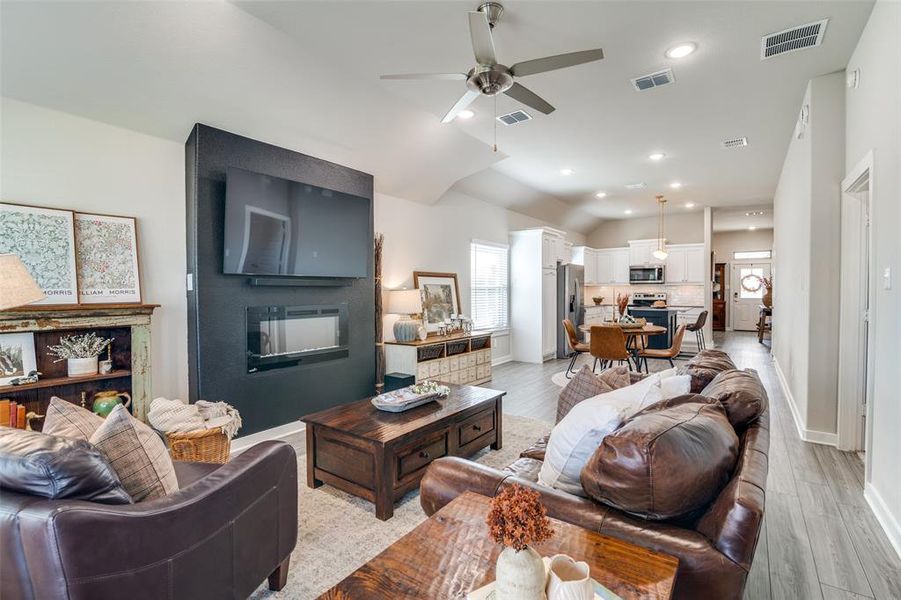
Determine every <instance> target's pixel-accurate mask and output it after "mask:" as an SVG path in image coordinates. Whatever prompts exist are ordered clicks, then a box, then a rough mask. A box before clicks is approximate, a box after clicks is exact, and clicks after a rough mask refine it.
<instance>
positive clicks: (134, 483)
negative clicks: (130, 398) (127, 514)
mask: <svg viewBox="0 0 901 600" xmlns="http://www.w3.org/2000/svg"><path fill="white" fill-rule="evenodd" d="M89 441H90V442H91V443H92V444H94V445H95V446H97V447H98V448H99V449H100V451H101V452H103V453H104V454H105V455H106V458H107V460H109V462H110V464H111V465H112V467H113V470H114V471H115V472H116V474H117V475H118V476H119V479H120V480H121V481H122V486H123V487H124V488H125V491H127V492H128V493H129V495H131V497H132V499H133V500H134V501H135V502H141V501H142V500H153V499H154V498H160V497H163V496H166V495H167V494H171V493H172V492H175V491H177V490H178V480H177V479H176V478H175V467H174V465H173V464H172V459H171V458H170V457H169V452H168V451H167V450H166V444H164V443H163V440H162V439H160V437H159V436H158V435H157V434H156V432H154V431H153V430H152V429H151V428H150V427H148V426H147V425H145V424H144V423H142V422H140V421H139V420H137V419H135V418H134V417H132V416H131V415H130V414H129V412H128V410H126V408H125V407H124V406H122V405H119V406H117V407H116V408H114V409H113V411H112V412H111V413H110V414H109V416H108V417H107V418H106V420H104V421H103V424H102V425H101V426H100V427H98V428H97V431H95V432H94V435H92V436H91V439H90V440H89Z"/></svg>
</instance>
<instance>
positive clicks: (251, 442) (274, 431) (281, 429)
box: [231, 421, 307, 454]
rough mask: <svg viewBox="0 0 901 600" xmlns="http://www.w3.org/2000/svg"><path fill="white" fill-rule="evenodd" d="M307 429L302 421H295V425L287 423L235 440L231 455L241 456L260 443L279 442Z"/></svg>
mask: <svg viewBox="0 0 901 600" xmlns="http://www.w3.org/2000/svg"><path fill="white" fill-rule="evenodd" d="M306 429H307V426H306V424H304V423H301V422H300V421H295V422H293V423H285V424H284V425H279V426H278V427H273V428H271V429H265V430H263V431H258V432H256V433H251V434H250V435H246V436H244V437H239V438H238V439H236V440H234V441H233V442H232V447H231V453H232V454H240V453H241V452H244V451H245V450H247V449H248V448H250V447H251V446H255V445H257V444H259V443H260V442H266V441H269V440H279V439H281V438H284V437H288V436H289V435H293V434H295V433H300V432H302V431H306Z"/></svg>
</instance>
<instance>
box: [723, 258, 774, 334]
mask: <svg viewBox="0 0 901 600" xmlns="http://www.w3.org/2000/svg"><path fill="white" fill-rule="evenodd" d="M764 277H765V278H767V279H769V278H770V263H768V262H767V263H732V329H734V330H736V331H756V330H757V321H758V320H759V319H760V305H761V304H762V303H763V294H764V292H766V288H765V287H764V286H763V281H761V278H764Z"/></svg>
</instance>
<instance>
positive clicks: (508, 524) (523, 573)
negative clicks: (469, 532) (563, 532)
mask: <svg viewBox="0 0 901 600" xmlns="http://www.w3.org/2000/svg"><path fill="white" fill-rule="evenodd" d="M538 498H539V495H538V492H536V491H533V490H530V489H527V488H524V487H522V486H519V485H511V486H510V487H508V488H507V489H505V490H504V491H502V492H501V493H500V494H498V495H497V496H495V497H494V498H493V499H492V500H491V510H490V511H489V512H488V518H487V523H488V530H489V531H490V533H491V537H492V538H493V539H494V541H496V542H498V543H499V544H502V545H503V546H504V549H503V550H502V551H501V553H500V556H498V557H497V566H496V568H495V587H494V592H495V597H496V598H497V600H514V599H515V600H544V599H545V598H546V595H545V584H546V581H547V573H546V571H545V567H544V562H543V561H542V560H541V556H540V555H539V554H538V553H537V552H536V551H535V549H534V548H532V545H533V544H538V543H540V542H543V541H545V540H547V539H549V538H550V537H551V536H552V535H554V530H553V529H551V522H550V519H548V518H547V512H546V511H545V509H544V506H542V504H541V502H540V501H539V499H538Z"/></svg>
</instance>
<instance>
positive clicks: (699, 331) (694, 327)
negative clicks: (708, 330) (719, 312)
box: [685, 310, 707, 352]
mask: <svg viewBox="0 0 901 600" xmlns="http://www.w3.org/2000/svg"><path fill="white" fill-rule="evenodd" d="M706 324H707V311H706V310H702V311H701V314H699V315H698V319H697V321H695V322H694V323H691V324H690V325H686V326H685V330H686V331H691V332H692V333H694V334H695V339H696V340H697V341H698V352H700V351H701V350H704V349H705V348H707V343H706V342H705V341H704V325H706Z"/></svg>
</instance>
